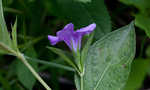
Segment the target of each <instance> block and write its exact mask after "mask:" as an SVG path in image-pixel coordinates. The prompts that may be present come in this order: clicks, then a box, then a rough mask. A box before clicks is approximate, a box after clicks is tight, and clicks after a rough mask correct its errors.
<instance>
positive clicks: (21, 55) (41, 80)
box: [16, 53, 52, 90]
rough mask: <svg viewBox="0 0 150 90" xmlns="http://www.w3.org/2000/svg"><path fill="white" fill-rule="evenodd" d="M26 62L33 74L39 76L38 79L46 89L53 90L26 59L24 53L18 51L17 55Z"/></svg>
mask: <svg viewBox="0 0 150 90" xmlns="http://www.w3.org/2000/svg"><path fill="white" fill-rule="evenodd" d="M16 56H17V57H18V58H19V59H20V60H21V61H22V62H23V63H24V64H25V66H26V67H27V68H28V69H29V70H30V71H31V72H32V74H33V75H34V76H35V77H36V78H37V80H38V81H39V82H40V83H41V84H42V85H43V86H44V87H45V88H46V90H52V89H51V88H50V87H49V86H48V85H47V84H46V83H45V82H44V80H43V79H42V78H41V77H40V76H39V75H38V74H37V73H36V72H35V70H34V69H33V68H32V66H31V65H30V64H29V63H28V61H27V60H26V59H25V57H24V56H23V54H21V53H17V55H16Z"/></svg>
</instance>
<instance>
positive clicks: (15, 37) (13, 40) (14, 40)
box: [11, 18, 18, 51]
mask: <svg viewBox="0 0 150 90" xmlns="http://www.w3.org/2000/svg"><path fill="white" fill-rule="evenodd" d="M11 34H12V43H13V49H14V50H15V51H18V47H17V18H16V21H15V24H14V25H13V27H12V33H11Z"/></svg>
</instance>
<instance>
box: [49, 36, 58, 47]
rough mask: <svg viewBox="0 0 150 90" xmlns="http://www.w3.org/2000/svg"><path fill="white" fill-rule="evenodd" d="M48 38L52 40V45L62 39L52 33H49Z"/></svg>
mask: <svg viewBox="0 0 150 90" xmlns="http://www.w3.org/2000/svg"><path fill="white" fill-rule="evenodd" d="M48 40H50V43H51V45H55V44H57V42H59V41H60V40H59V38H58V37H56V36H52V35H48Z"/></svg>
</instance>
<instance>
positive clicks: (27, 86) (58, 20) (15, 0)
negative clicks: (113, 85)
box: [0, 0, 150, 90]
mask: <svg viewBox="0 0 150 90" xmlns="http://www.w3.org/2000/svg"><path fill="white" fill-rule="evenodd" d="M149 2H150V1H149V0H112V1H111V0H105V1H103V0H3V7H4V14H5V15H4V16H5V20H6V23H7V27H8V31H9V32H11V26H12V25H13V24H14V22H15V20H16V16H17V20H18V23H17V24H18V25H17V36H18V37H17V39H18V47H19V49H20V51H22V52H23V53H24V55H26V56H27V58H28V60H29V62H30V63H31V65H32V66H33V67H34V68H35V69H36V71H38V72H39V74H40V76H41V77H42V78H43V79H44V80H45V81H46V82H47V83H48V84H49V85H50V86H51V87H52V88H53V89H54V90H72V89H75V84H74V73H73V69H72V68H71V67H69V66H68V65H67V64H66V63H65V62H64V61H63V60H62V58H61V57H59V56H57V55H56V54H55V53H53V52H51V51H50V50H48V49H47V48H46V46H49V45H50V44H49V41H48V40H47V35H48V34H51V35H55V33H56V32H57V31H58V30H60V29H61V28H62V27H63V26H64V25H65V24H67V23H69V22H73V23H74V24H75V28H76V29H78V28H81V27H83V26H86V25H88V24H90V23H93V22H96V23H97V28H96V32H97V33H96V35H95V38H94V40H97V39H99V38H101V37H102V36H104V35H105V34H106V33H109V32H111V31H113V30H115V29H117V28H120V27H122V26H124V25H127V24H128V23H129V22H131V21H132V20H135V25H136V36H137V38H136V41H137V45H136V46H137V50H136V57H135V60H134V61H133V63H132V64H133V65H132V70H131V74H130V76H129V79H128V82H127V84H126V87H125V90H137V89H141V90H143V89H144V90H145V89H148V88H150V87H149V86H148V82H150V76H149V75H150V70H149V69H150V64H149V63H150V61H149V58H150V46H149V45H150V43H149V41H150V40H149V37H150V27H149V26H150V25H149V24H150V5H149V4H150V3H149ZM0 19H1V17H0ZM6 34H7V33H6ZM1 36H2V35H1V32H0V37H1ZM5 36H7V35H5ZM0 39H1V38H0ZM83 42H84V41H83ZM6 43H8V42H6ZM83 44H84V43H83ZM8 45H9V44H8ZM56 47H58V48H61V49H63V50H66V51H67V52H70V50H69V49H68V47H67V46H66V45H65V44H64V43H59V44H58V45H56ZM0 62H1V63H0V90H31V89H35V90H41V89H43V87H42V86H41V85H40V83H38V82H37V81H36V80H35V78H34V77H33V76H32V74H31V73H30V71H29V70H28V69H27V68H26V67H25V66H24V65H23V64H22V63H21V62H18V60H17V59H16V58H15V57H13V56H10V55H6V54H1V55H0Z"/></svg>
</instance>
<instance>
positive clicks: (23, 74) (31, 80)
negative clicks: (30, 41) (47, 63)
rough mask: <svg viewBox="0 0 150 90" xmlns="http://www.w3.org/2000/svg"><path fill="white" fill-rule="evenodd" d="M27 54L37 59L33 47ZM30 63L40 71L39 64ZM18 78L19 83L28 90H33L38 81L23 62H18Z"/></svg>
mask: <svg viewBox="0 0 150 90" xmlns="http://www.w3.org/2000/svg"><path fill="white" fill-rule="evenodd" d="M26 54H27V55H28V56H31V57H37V56H36V53H35V51H34V49H33V47H30V48H29V49H28V50H27V51H26ZM29 63H30V64H31V65H32V66H33V68H34V69H35V70H36V71H38V64H37V63H36V62H31V61H29ZM16 67H17V68H16V69H17V76H18V79H19V81H20V82H21V83H22V84H23V85H24V86H25V87H26V88H27V89H28V90H32V88H33V86H34V84H35V82H36V79H35V77H34V76H33V74H32V73H31V72H30V71H29V69H28V68H27V67H26V66H25V65H24V64H23V63H22V62H21V61H19V60H18V62H17V66H16Z"/></svg>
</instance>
